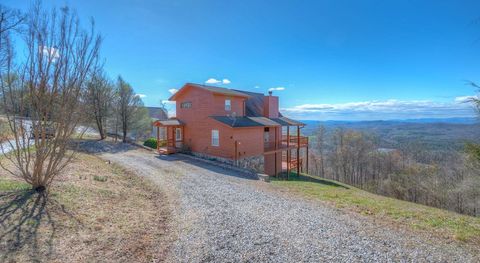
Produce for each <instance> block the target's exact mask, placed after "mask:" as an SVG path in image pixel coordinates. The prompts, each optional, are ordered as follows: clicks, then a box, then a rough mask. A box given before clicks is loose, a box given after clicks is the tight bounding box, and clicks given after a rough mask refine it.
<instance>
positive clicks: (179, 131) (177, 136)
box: [175, 128, 182, 142]
mask: <svg viewBox="0 0 480 263" xmlns="http://www.w3.org/2000/svg"><path fill="white" fill-rule="evenodd" d="M175 140H176V141H177V142H179V141H181V140H182V129H181V128H175Z"/></svg>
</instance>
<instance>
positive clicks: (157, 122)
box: [153, 119, 184, 126]
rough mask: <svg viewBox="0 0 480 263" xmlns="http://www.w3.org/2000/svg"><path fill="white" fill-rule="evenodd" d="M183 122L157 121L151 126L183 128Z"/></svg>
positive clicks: (174, 120) (173, 120) (176, 120)
mask: <svg viewBox="0 0 480 263" xmlns="http://www.w3.org/2000/svg"><path fill="white" fill-rule="evenodd" d="M183 125H184V124H183V122H181V121H180V120H178V119H168V120H158V121H155V122H154V123H153V126H183Z"/></svg>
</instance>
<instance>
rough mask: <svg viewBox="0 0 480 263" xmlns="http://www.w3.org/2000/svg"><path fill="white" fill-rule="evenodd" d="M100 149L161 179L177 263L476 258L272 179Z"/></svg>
mask: <svg viewBox="0 0 480 263" xmlns="http://www.w3.org/2000/svg"><path fill="white" fill-rule="evenodd" d="M98 146H99V143H96V148H95V150H96V151H97V152H98V154H100V155H101V157H102V158H105V159H108V160H111V161H113V162H115V163H118V164H120V165H122V166H124V167H125V168H127V169H130V170H132V171H134V172H136V173H137V174H139V175H141V176H145V177H148V178H150V179H151V180H152V181H153V182H155V183H156V184H158V185H159V186H160V187H161V188H162V189H163V190H164V191H165V192H166V193H167V195H168V196H169V198H170V199H171V200H172V201H171V204H172V209H173V214H174V220H173V222H172V228H173V229H174V230H175V231H174V233H175V236H176V237H175V238H174V239H175V241H173V243H172V247H171V250H170V261H172V262H205V261H208V262H210V261H211V262H259V261H261V262H300V261H302V262H319V261H320V262H322V261H335V262H352V261H354V262H358V261H361V262H412V261H413V262H478V261H479V258H478V255H476V254H474V253H473V252H471V251H469V250H468V249H466V248H465V247H459V246H457V245H455V244H453V243H452V244H446V241H445V240H435V239H432V238H423V237H420V236H418V235H415V234H413V233H410V232H407V231H404V230H399V229H394V228H393V227H386V226H385V225H383V226H381V227H380V226H377V225H376V224H375V222H373V220H372V219H370V218H366V217H362V216H359V215H356V216H352V214H349V213H346V212H342V211H339V210H336V209H334V208H331V207H328V206H325V205H323V204H322V203H319V202H312V201H307V200H303V199H301V198H299V197H294V196H289V195H286V194H282V193H281V191H279V190H278V188H276V187H273V186H271V185H270V184H268V183H265V182H261V181H257V180H253V179H252V178H247V177H244V176H243V175H241V174H238V173H235V172H232V171H227V170H224V169H221V168H217V167H215V166H209V165H206V164H204V163H202V162H195V161H192V160H189V159H188V158H184V157H179V156H175V155H172V156H165V157H163V156H158V155H156V154H153V153H152V152H149V151H146V150H142V149H138V148H136V147H134V146H128V145H121V144H119V145H111V144H109V145H107V144H102V145H101V146H102V147H98Z"/></svg>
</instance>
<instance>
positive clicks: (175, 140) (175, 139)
mask: <svg viewBox="0 0 480 263" xmlns="http://www.w3.org/2000/svg"><path fill="white" fill-rule="evenodd" d="M172 130H173V131H172V134H173V149H176V148H177V137H176V136H175V130H176V126H172Z"/></svg>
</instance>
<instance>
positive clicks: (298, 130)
mask: <svg viewBox="0 0 480 263" xmlns="http://www.w3.org/2000/svg"><path fill="white" fill-rule="evenodd" d="M297 176H300V126H297Z"/></svg>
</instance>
